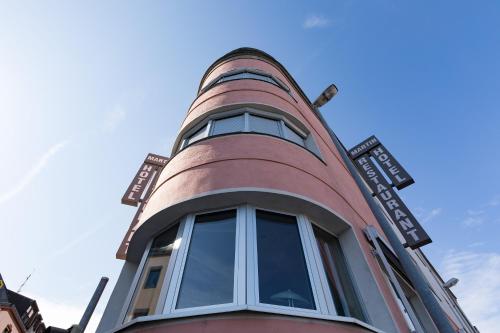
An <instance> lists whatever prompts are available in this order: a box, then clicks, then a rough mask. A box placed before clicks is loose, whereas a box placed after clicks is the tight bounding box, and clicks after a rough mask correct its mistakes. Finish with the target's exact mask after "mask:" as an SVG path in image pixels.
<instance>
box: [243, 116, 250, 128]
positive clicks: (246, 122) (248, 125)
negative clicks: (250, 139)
mask: <svg viewBox="0 0 500 333" xmlns="http://www.w3.org/2000/svg"><path fill="white" fill-rule="evenodd" d="M244 115H245V127H244V129H243V132H250V113H249V112H248V111H247V112H245V113H244Z"/></svg>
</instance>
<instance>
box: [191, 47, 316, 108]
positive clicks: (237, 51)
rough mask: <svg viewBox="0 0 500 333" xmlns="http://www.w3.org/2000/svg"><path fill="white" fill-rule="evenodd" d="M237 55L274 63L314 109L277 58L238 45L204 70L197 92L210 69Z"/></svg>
mask: <svg viewBox="0 0 500 333" xmlns="http://www.w3.org/2000/svg"><path fill="white" fill-rule="evenodd" d="M239 56H256V57H259V58H263V59H265V60H268V61H270V62H272V63H273V64H274V65H276V66H277V67H278V68H279V69H280V70H281V71H282V72H283V74H284V75H285V76H286V78H287V79H288V80H289V81H290V82H291V83H292V85H293V87H294V88H295V90H296V91H297V92H298V93H299V95H300V96H301V97H302V99H303V100H304V101H305V102H306V104H307V105H308V106H309V107H311V109H313V110H314V106H313V105H312V102H311V101H310V100H309V98H308V97H307V95H306V94H305V93H304V91H303V90H302V88H300V86H299V84H298V83H297V81H295V79H294V78H293V77H292V75H290V73H289V72H288V71H287V69H286V68H285V67H284V66H283V65H282V64H281V63H280V62H279V61H278V60H276V59H275V58H273V57H272V56H271V55H269V54H268V53H266V52H264V51H261V50H259V49H255V48H252V47H240V48H238V49H235V50H232V51H231V52H228V53H226V54H225V55H223V56H222V57H220V58H219V59H217V60H215V61H214V62H213V63H212V64H211V65H210V66H209V67H208V69H207V70H206V71H205V74H203V77H202V78H201V81H200V84H199V86H198V94H199V93H200V91H201V88H202V85H203V82H205V80H206V78H207V76H208V75H209V74H210V73H211V72H212V70H213V69H214V68H215V67H217V66H218V65H219V64H220V63H222V62H224V61H226V60H228V59H231V58H234V57H239Z"/></svg>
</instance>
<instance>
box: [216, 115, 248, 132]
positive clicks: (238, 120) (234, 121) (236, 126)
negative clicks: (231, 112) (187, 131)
mask: <svg viewBox="0 0 500 333" xmlns="http://www.w3.org/2000/svg"><path fill="white" fill-rule="evenodd" d="M213 127H214V129H213V132H212V135H218V134H225V133H234V132H241V131H243V129H244V128H245V118H244V116H243V115H242V114H241V115H239V116H236V117H229V118H223V119H217V120H214V122H213Z"/></svg>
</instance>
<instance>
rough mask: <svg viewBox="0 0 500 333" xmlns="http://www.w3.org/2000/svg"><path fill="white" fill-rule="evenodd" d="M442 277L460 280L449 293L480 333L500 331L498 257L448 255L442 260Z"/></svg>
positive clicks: (452, 253) (496, 254)
mask: <svg viewBox="0 0 500 333" xmlns="http://www.w3.org/2000/svg"><path fill="white" fill-rule="evenodd" d="M443 272H444V274H443V276H445V277H446V278H451V277H456V278H458V279H459V280H460V282H459V283H458V285H457V286H456V287H453V292H454V293H455V295H456V296H457V297H458V300H459V302H460V304H461V306H462V308H463V309H464V312H465V313H466V315H467V316H468V318H469V319H470V320H471V322H472V324H473V325H476V326H477V327H478V329H479V330H480V331H481V332H482V333H496V332H498V327H500V306H499V304H498V300H500V253H495V252H472V251H461V252H457V251H450V252H448V254H447V255H446V256H445V258H444V260H443Z"/></svg>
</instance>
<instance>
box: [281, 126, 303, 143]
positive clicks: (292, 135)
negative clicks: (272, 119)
mask: <svg viewBox="0 0 500 333" xmlns="http://www.w3.org/2000/svg"><path fill="white" fill-rule="evenodd" d="M284 127H285V128H284V131H285V139H287V140H290V141H293V142H295V143H297V144H299V145H301V146H302V147H303V146H304V138H303V137H302V136H300V135H299V134H297V132H295V131H294V130H293V129H291V128H290V127H288V126H287V125H285V126H284Z"/></svg>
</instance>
